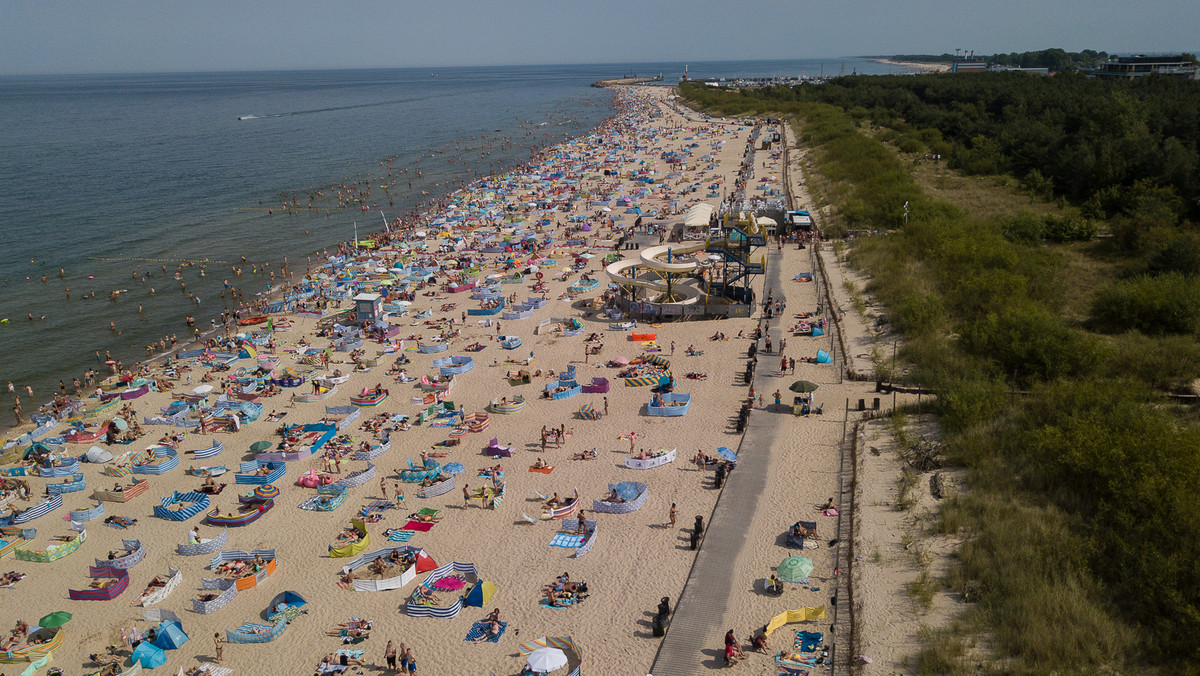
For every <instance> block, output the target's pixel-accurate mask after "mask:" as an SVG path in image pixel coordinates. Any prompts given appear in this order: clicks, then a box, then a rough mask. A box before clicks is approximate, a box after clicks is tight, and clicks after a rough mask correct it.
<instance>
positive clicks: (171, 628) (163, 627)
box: [154, 622, 188, 650]
mask: <svg viewBox="0 0 1200 676" xmlns="http://www.w3.org/2000/svg"><path fill="white" fill-rule="evenodd" d="M187 642H188V635H187V634H185V633H183V626H182V625H180V624H179V623H178V622H161V623H159V625H158V635H157V636H155V637H154V645H156V646H158V647H159V648H162V649H163V650H178V649H179V646H181V645H183V644H184V643H187Z"/></svg>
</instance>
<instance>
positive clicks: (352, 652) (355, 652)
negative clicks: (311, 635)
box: [333, 648, 366, 660]
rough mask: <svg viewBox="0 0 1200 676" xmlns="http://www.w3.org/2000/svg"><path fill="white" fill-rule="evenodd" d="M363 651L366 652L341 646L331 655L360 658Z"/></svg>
mask: <svg viewBox="0 0 1200 676" xmlns="http://www.w3.org/2000/svg"><path fill="white" fill-rule="evenodd" d="M365 652H366V651H365V650H351V649H349V648H341V649H339V650H338V651H337V652H336V653H334V654H333V656H334V657H341V656H342V655H345V656H346V657H349V658H351V659H355V660H361V659H362V656H363V653H365Z"/></svg>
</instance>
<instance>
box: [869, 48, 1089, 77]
mask: <svg viewBox="0 0 1200 676" xmlns="http://www.w3.org/2000/svg"><path fill="white" fill-rule="evenodd" d="M882 58H888V59H892V60H895V61H915V62H918V63H953V62H954V61H955V60H956V59H958V58H959V57H958V56H956V55H954V54H950V53H942V54H895V55H893V56H887V57H882ZM975 58H976V59H978V60H981V61H984V62H986V63H989V64H996V65H999V66H1018V67H1021V68H1049V69H1050V70H1051V71H1054V72H1058V71H1062V70H1070V69H1078V68H1091V67H1092V66H1094V65H1096V64H1097V63H1098V62H1100V61H1103V60H1105V59H1107V58H1108V52H1098V51H1096V50H1094V49H1085V50H1083V51H1081V52H1068V51H1064V50H1062V49H1057V48H1054V49H1041V50H1038V51H1034V52H1009V53H1007V54H992V55H991V56H977V57H975Z"/></svg>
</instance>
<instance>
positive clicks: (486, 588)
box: [463, 580, 496, 608]
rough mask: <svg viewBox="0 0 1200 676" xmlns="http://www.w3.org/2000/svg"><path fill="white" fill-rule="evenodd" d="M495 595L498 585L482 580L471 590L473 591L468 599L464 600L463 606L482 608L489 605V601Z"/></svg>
mask: <svg viewBox="0 0 1200 676" xmlns="http://www.w3.org/2000/svg"><path fill="white" fill-rule="evenodd" d="M495 593H496V585H494V584H492V583H491V582H489V581H487V580H481V581H480V582H479V584H477V585H475V586H474V587H472V588H471V591H469V592H467V596H466V598H464V599H463V605H465V606H476V607H478V608H482V607H484V606H486V605H487V602H488V600H490V599H491V598H492V594H495Z"/></svg>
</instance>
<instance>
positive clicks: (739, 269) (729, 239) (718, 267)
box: [605, 204, 766, 314]
mask: <svg viewBox="0 0 1200 676" xmlns="http://www.w3.org/2000/svg"><path fill="white" fill-rule="evenodd" d="M713 211H714V210H713V207H712V206H711V205H708V204H698V205H695V206H694V207H692V208H691V209H690V210H689V212H688V218H687V222H688V223H692V221H696V222H697V223H699V222H703V223H705V224H707V223H708V222H709V221H710V218H711V215H712V213H713ZM742 226H745V227H742ZM721 232H722V233H723V235H722V236H721V237H720V238H717V237H713V236H708V237H707V238H706V239H703V240H698V241H685V242H679V243H675V244H666V245H662V246H652V247H647V248H646V249H643V250H641V252H640V254H639V255H638V257H637V258H626V259H623V260H619V261H616V262H614V263H610V264H609V265H608V266H607V267H606V268H605V272H606V273H607V274H608V277H609V279H610V280H612V281H613V282H614V283H615V284H617V285H618V286H619V287H620V288H621V290H622V292H623V297H624V298H626V299H627V300H628V301H631V302H641V303H652V304H658V305H663V306H674V307H676V308H680V309H679V310H678V311H674V312H673V311H670V310H666V309H665V308H664V311H663V312H662V314H705V312H704V311H701V312H695V311H691V312H689V311H687V310H683V309H682V306H689V305H697V304H703V306H704V307H705V308H708V306H710V305H730V304H739V303H740V304H747V303H750V302H751V301H752V296H753V291H751V287H752V280H751V277H752V276H753V275H761V274H763V273H764V272H765V271H766V257H765V256H763V255H760V256H759V260H757V261H754V260H752V257H751V254H752V251H753V250H754V249H755V248H756V247H762V246H765V245H766V237H765V236H764V235H763V234H762V228H761V227H760V225H759V223H758V220H757V218H756V217H755V216H754V215H753V214H749V215H748V216H746V217H745V218H744V219H742V220H740V221H739V222H738V225H735V226H727V227H725V228H723V229H722V231H721ZM699 252H706V253H708V254H709V260H710V261H712V262H713V264H712V265H711V266H706V268H707V269H706V270H705V271H702V272H700V274H701V278H702V279H703V278H704V277H705V276H707V278H708V282H707V285H706V286H704V285H702V284H694V283H688V282H687V281H685V280H688V279H689V278H692V277H694V276H695V275H696V274H697V273H698V271H700V270H701V265H700V261H697V260H692V259H687V260H682V261H681V260H676V258H677V257H679V256H688V255H690V254H695V253H699ZM718 272H719V278H720V281H714V278H715V277H717V276H718Z"/></svg>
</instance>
